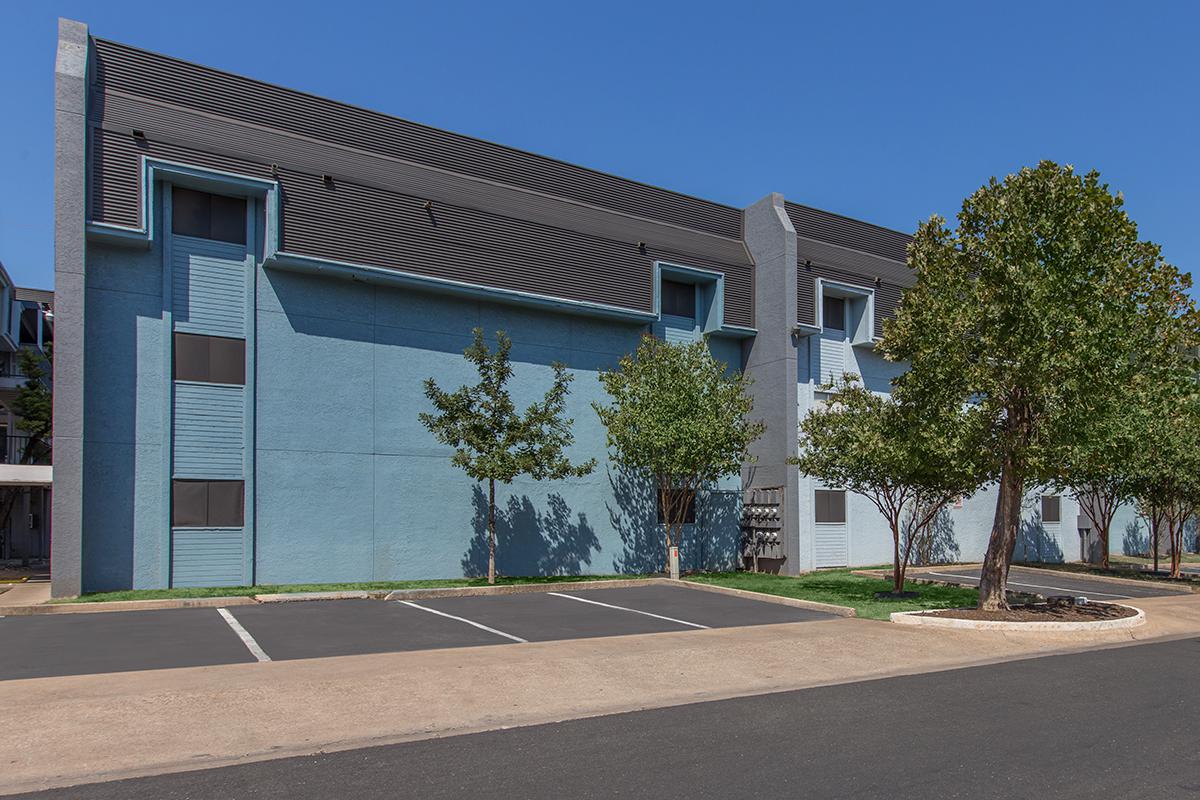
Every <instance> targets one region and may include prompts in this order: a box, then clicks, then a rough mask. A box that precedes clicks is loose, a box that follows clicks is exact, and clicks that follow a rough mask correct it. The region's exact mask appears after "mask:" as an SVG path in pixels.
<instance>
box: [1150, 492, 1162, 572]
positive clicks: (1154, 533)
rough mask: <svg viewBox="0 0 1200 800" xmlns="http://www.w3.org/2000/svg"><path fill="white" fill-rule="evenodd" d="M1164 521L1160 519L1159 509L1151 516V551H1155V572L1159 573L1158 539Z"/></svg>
mask: <svg viewBox="0 0 1200 800" xmlns="http://www.w3.org/2000/svg"><path fill="white" fill-rule="evenodd" d="M1161 528H1162V521H1161V520H1160V519H1159V513H1158V509H1157V508H1156V509H1154V511H1153V512H1152V513H1151V515H1150V549H1151V550H1152V551H1154V571H1155V572H1156V573H1157V572H1158V538H1159V535H1160V533H1161Z"/></svg>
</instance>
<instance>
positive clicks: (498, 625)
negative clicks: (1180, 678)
mask: <svg viewBox="0 0 1200 800" xmlns="http://www.w3.org/2000/svg"><path fill="white" fill-rule="evenodd" d="M833 618H834V617H833V616H832V615H829V614H825V613H822V612H819V611H810V610H808V609H803V608H796V607H793V606H787V605H779V604H776V603H768V602H760V601H758V600H749V599H744V598H740V597H731V596H728V595H722V594H715V593H711V592H705V591H700V590H696V589H688V588H684V587H673V586H661V585H660V586H638V587H633V588H623V589H589V590H585V591H574V592H535V593H529V594H513V595H488V596H476V597H446V598H437V599H432V600H418V601H383V600H323V601H312V602H294V603H270V604H262V605H246V606H230V607H229V608H190V609H172V610H165V611H128V612H112V613H97V614H48V615H34V616H22V617H6V618H0V680H14V679H20V678H42V677H52V676H61V675H82V674H89V673H101V672H127V671H133V670H145V669H167V668H172V667H194V666H207V665H217V664H236V663H253V662H255V661H281V660H288V659H299V658H323V657H327V656H344V655H358V654H365V653H386V652H399V651H406V650H431V649H439V648H447V647H475V646H479V645H511V644H518V643H522V642H545V641H554V640H560V639H580V638H588V637H606V636H627V635H631V634H641V633H667V632H679V631H696V630H704V629H707V628H727V627H738V626H744V625H771V624H779V623H788V622H809V621H816V620H823V619H833Z"/></svg>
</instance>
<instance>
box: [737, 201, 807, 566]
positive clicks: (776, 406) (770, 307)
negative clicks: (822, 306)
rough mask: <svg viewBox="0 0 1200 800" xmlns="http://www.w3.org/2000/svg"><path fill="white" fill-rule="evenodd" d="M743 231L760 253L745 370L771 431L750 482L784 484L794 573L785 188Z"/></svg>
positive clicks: (787, 551) (790, 238)
mask: <svg viewBox="0 0 1200 800" xmlns="http://www.w3.org/2000/svg"><path fill="white" fill-rule="evenodd" d="M743 215H744V226H743V227H744V234H743V235H744V237H745V241H746V246H747V248H749V250H750V254H751V256H753V258H754V270H755V271H754V326H755V328H757V329H758V335H757V336H755V337H754V339H753V340H752V341H750V342H749V343H748V345H747V351H746V354H745V364H746V372H747V374H749V375H750V376H751V377H752V378H753V379H754V386H753V387H752V389H751V392H752V393H753V395H754V415H755V416H756V417H757V418H759V419H762V420H763V421H764V422H766V424H767V432H766V434H764V435H763V437H762V438H761V439H759V440H758V441H757V442H756V443H755V444H754V446H753V447H752V448H751V452H752V454H753V455H754V456H755V458H756V461H755V463H753V464H750V465H747V466H746V467H745V468H744V469H743V475H742V481H743V485H744V486H745V488H747V489H752V488H759V487H774V486H781V487H783V488H784V506H785V508H784V509H783V523H784V524H783V532H782V535H783V552H784V560H783V563H782V564H779V565H778V566H779V569H780V571H782V572H785V573H787V574H790V575H795V574H797V573H799V572H801V571H804V570H807V569H811V567H812V565H811V563H810V562H811V554H810V553H807V552H805V553H802V552H801V547H800V515H799V508H800V506H799V500H800V498H799V488H800V487H799V483H800V481H799V474H798V472H797V470H796V468H795V467H793V466H791V465H790V464H788V463H787V459H788V458H789V457H791V456H794V455H796V451H797V445H796V434H797V429H796V420H797V408H796V405H797V387H796V377H797V360H796V356H797V353H796V346H797V339H796V336H795V333H794V331H795V328H796V278H797V273H796V229H795V228H794V227H793V226H792V221H791V220H790V219H789V218H788V215H787V212H786V211H785V210H784V206H783V195H781V194H770V195H768V196H766V197H764V198H763V199H762V200H759V201H758V202H757V203H755V204H754V205H752V206H750V207H749V208H747V209H746V210H745V211H744V212H743Z"/></svg>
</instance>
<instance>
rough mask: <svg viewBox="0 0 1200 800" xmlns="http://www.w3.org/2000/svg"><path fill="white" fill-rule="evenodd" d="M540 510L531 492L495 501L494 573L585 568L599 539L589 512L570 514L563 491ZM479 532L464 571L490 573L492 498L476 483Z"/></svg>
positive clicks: (569, 571)
mask: <svg viewBox="0 0 1200 800" xmlns="http://www.w3.org/2000/svg"><path fill="white" fill-rule="evenodd" d="M546 502H547V506H548V508H547V510H546V511H545V512H542V511H539V510H538V509H537V508H535V507H534V505H533V501H532V500H530V499H529V496H528V495H520V496H517V495H512V496H510V497H508V499H507V500H505V501H504V502H503V504H500V503H497V505H496V572H497V573H498V574H500V575H509V576H524V575H577V574H580V573H583V572H586V571H587V570H586V569H585V568H586V567H588V566H590V565H591V563H592V555H593V552H599V551H600V540H599V538H598V537H597V536H596V531H595V529H594V528H593V527H592V526H591V525H590V524H589V523H588V521H587V515H586V514H583V513H579V514H574V515H573V514H572V513H571V509H570V507H569V506H568V505H567V501H566V500H564V499H563V497H562V495H560V494H557V493H556V494H551V495H550V496H549V497H547V498H546ZM471 504H472V506H473V507H474V509H475V515H474V517H473V518H472V520H471V527H472V529H473V530H474V532H475V535H474V537H472V539H471V546H470V547H469V548H468V549H467V552H466V553H465V554H464V555H463V557H462V569H463V575H465V576H467V577H469V578H474V577H479V576H482V575H487V564H488V525H487V519H488V502H487V495H486V494H484V492H483V489H482V488H481V487H479V486H474V487H472V490H471Z"/></svg>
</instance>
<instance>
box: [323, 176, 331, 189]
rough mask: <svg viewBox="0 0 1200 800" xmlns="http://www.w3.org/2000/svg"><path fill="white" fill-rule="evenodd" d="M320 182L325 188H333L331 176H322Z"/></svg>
mask: <svg viewBox="0 0 1200 800" xmlns="http://www.w3.org/2000/svg"><path fill="white" fill-rule="evenodd" d="M321 182H322V183H324V184H325V185H326V186H333V176H332V175H322V176H321Z"/></svg>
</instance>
